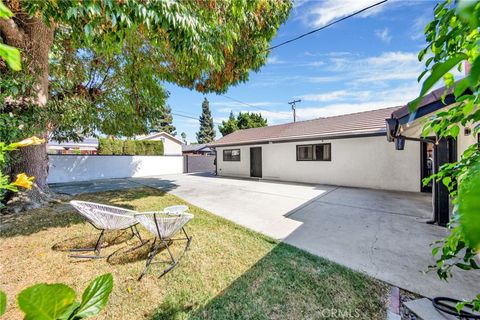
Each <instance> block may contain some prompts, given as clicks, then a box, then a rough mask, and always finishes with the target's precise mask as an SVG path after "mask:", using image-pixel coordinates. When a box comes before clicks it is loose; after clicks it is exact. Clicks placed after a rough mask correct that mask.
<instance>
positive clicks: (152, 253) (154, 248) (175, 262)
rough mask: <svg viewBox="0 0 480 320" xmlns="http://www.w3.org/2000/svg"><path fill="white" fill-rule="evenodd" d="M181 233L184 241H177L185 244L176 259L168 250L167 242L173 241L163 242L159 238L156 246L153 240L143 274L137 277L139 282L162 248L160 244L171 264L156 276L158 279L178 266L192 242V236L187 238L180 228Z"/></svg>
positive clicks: (163, 240)
mask: <svg viewBox="0 0 480 320" xmlns="http://www.w3.org/2000/svg"><path fill="white" fill-rule="evenodd" d="M182 231H183V234H184V235H185V239H178V240H186V241H187V242H186V244H185V248H184V249H183V251H182V253H181V254H180V255H179V256H178V259H176V258H175V256H174V255H173V253H172V251H171V250H170V247H169V245H168V241H170V240H173V239H166V240H165V239H161V238H159V240H160V242H159V243H158V244H156V241H157V238H155V240H154V242H153V245H152V249H151V250H150V253H149V254H148V258H147V261H146V264H145V268H144V269H143V272H142V273H141V274H140V276H139V277H138V280H141V279H142V278H143V276H144V275H145V273H146V272H147V270H148V268H149V267H150V264H151V263H152V260H153V258H154V257H155V255H157V253H158V251H160V248H161V247H162V244H163V245H164V246H165V248H166V249H167V251H168V254H169V256H170V259H171V261H172V262H171V264H169V265H168V267H167V268H166V269H164V270H163V272H162V273H161V274H160V275H159V276H158V278H161V277H163V276H164V275H165V274H166V273H167V272H169V271H170V270H172V269H173V268H174V267H175V266H177V265H178V263H179V262H180V260H181V259H182V257H183V255H184V254H185V252H186V251H187V250H188V249H189V247H190V243H191V242H192V236H189V235H188V234H187V232H186V231H185V228H182Z"/></svg>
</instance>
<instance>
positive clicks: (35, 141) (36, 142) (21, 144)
mask: <svg viewBox="0 0 480 320" xmlns="http://www.w3.org/2000/svg"><path fill="white" fill-rule="evenodd" d="M42 143H45V139H40V138H37V137H35V136H33V137H30V138H27V139H23V140H22V141H20V142H15V143H13V144H12V145H13V146H15V147H28V146H35V145H39V144H42Z"/></svg>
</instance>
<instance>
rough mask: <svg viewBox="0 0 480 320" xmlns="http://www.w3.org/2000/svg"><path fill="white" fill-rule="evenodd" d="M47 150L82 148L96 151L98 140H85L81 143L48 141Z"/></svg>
mask: <svg viewBox="0 0 480 320" xmlns="http://www.w3.org/2000/svg"><path fill="white" fill-rule="evenodd" d="M47 148H50V149H64V148H80V149H85V150H96V149H97V148H98V139H96V138H84V139H83V141H80V142H73V141H65V142H58V141H56V140H50V141H48V144H47Z"/></svg>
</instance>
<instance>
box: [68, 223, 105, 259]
mask: <svg viewBox="0 0 480 320" xmlns="http://www.w3.org/2000/svg"><path fill="white" fill-rule="evenodd" d="M104 234H105V230H104V229H103V230H102V231H101V232H100V235H99V237H98V239H97V242H96V244H95V247H94V248H76V249H70V250H69V251H70V252H92V251H93V252H94V253H95V255H94V256H85V255H69V257H70V258H81V259H100V258H104V257H102V256H100V250H101V249H102V244H103V238H104Z"/></svg>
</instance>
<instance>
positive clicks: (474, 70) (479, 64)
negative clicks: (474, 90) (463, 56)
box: [469, 56, 480, 86]
mask: <svg viewBox="0 0 480 320" xmlns="http://www.w3.org/2000/svg"><path fill="white" fill-rule="evenodd" d="M479 69H480V56H478V57H477V58H475V61H473V63H472V67H471V68H470V76H469V78H470V84H471V85H472V86H476V85H477V84H478V80H479V78H480V70H479Z"/></svg>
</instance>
